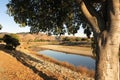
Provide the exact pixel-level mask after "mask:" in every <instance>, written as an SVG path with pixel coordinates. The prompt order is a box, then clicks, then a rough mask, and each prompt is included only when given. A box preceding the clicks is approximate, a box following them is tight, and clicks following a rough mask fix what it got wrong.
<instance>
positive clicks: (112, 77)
mask: <svg viewBox="0 0 120 80" xmlns="http://www.w3.org/2000/svg"><path fill="white" fill-rule="evenodd" d="M23 3H24V4H23ZM7 7H8V13H9V15H10V16H13V17H14V20H15V22H16V23H19V24H20V25H21V26H26V25H28V26H30V27H31V29H30V31H31V33H34V32H35V33H36V32H39V31H40V32H47V33H51V34H56V35H58V34H64V33H65V32H68V33H69V34H75V33H77V30H78V29H79V28H80V27H79V26H82V27H83V28H84V30H85V31H84V33H85V34H87V36H88V37H89V36H90V34H91V32H93V37H94V49H93V52H95V53H96V75H95V79H96V80H119V56H118V52H119V45H120V2H119V0H10V2H9V3H8V4H7Z"/></svg>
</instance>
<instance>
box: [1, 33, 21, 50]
mask: <svg viewBox="0 0 120 80" xmlns="http://www.w3.org/2000/svg"><path fill="white" fill-rule="evenodd" d="M3 41H4V42H5V43H6V46H5V48H7V49H9V50H15V49H16V47H17V46H19V45H20V43H19V38H18V36H17V35H16V34H10V35H7V34H6V35H4V37H3Z"/></svg>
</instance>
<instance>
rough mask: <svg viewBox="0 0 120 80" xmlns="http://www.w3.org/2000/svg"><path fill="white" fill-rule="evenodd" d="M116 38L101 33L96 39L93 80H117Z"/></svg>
mask: <svg viewBox="0 0 120 80" xmlns="http://www.w3.org/2000/svg"><path fill="white" fill-rule="evenodd" d="M117 37H118V36H116V34H114V35H111V33H110V32H107V31H103V32H102V34H101V35H100V36H99V37H98V44H97V55H96V75H95V80H119V56H118V53H119V44H117V42H118V38H117Z"/></svg>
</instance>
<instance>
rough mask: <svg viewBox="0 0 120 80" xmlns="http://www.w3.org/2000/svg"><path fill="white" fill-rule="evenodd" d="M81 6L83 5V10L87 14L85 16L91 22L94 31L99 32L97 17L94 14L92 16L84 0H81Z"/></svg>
mask: <svg viewBox="0 0 120 80" xmlns="http://www.w3.org/2000/svg"><path fill="white" fill-rule="evenodd" d="M80 7H81V10H82V12H83V14H84V15H85V17H86V18H87V19H88V21H89V22H90V23H91V25H92V29H93V31H94V32H95V33H99V32H100V29H99V27H98V24H97V20H96V18H95V17H94V16H92V15H91V14H90V12H89V11H88V9H87V7H86V5H85V3H84V2H83V1H82V2H81V4H80Z"/></svg>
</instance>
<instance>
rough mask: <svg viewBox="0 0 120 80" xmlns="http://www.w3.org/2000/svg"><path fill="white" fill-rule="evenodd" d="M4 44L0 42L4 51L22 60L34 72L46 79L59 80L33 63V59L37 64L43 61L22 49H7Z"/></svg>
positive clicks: (0, 46) (0, 47)
mask: <svg viewBox="0 0 120 80" xmlns="http://www.w3.org/2000/svg"><path fill="white" fill-rule="evenodd" d="M4 46H5V45H3V44H0V49H1V50H2V51H4V52H6V53H8V54H10V55H12V56H13V57H15V58H16V59H17V60H18V61H19V62H21V63H22V64H23V65H25V66H27V67H29V68H30V69H32V70H33V71H34V73H36V74H38V75H39V76H40V77H42V78H43V79H44V80H57V79H56V78H55V77H54V76H48V75H47V74H45V73H43V72H42V71H41V70H38V69H37V68H36V66H35V65H32V64H31V61H32V62H35V63H37V64H38V63H40V64H43V62H42V61H40V60H37V59H35V58H33V57H31V56H30V55H27V54H25V53H23V52H20V51H10V50H6V49H4ZM37 64H36V65H37Z"/></svg>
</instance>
